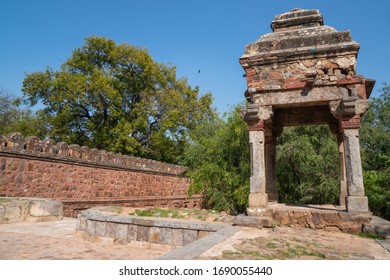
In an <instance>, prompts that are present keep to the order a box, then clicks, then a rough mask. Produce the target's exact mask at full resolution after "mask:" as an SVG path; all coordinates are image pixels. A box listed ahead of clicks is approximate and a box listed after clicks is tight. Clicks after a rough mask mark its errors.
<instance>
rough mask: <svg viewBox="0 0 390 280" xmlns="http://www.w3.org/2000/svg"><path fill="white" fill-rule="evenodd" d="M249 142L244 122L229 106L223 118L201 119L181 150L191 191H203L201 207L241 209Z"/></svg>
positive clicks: (246, 184) (244, 199) (246, 183)
mask: <svg viewBox="0 0 390 280" xmlns="http://www.w3.org/2000/svg"><path fill="white" fill-rule="evenodd" d="M249 157H250V156H249V141H248V132H247V131H246V124H245V122H244V121H243V120H242V119H241V117H240V116H239V113H238V110H237V109H233V110H231V111H230V112H228V113H227V115H226V116H225V118H218V117H216V118H215V119H213V120H211V121H210V120H209V121H204V122H203V123H202V124H201V125H200V126H199V127H198V128H197V129H196V130H194V131H193V133H192V141H191V142H189V143H188V144H187V146H186V149H185V151H184V160H183V163H184V164H185V165H186V166H188V167H189V171H188V174H187V175H188V176H189V177H190V178H191V179H192V180H191V187H190V192H191V193H202V194H204V206H205V207H206V208H213V209H215V210H225V211H233V212H239V213H240V212H244V211H245V209H246V206H247V204H248V194H249V177H250V169H249V164H250V161H249Z"/></svg>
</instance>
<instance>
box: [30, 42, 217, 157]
mask: <svg viewBox="0 0 390 280" xmlns="http://www.w3.org/2000/svg"><path fill="white" fill-rule="evenodd" d="M23 92H24V101H25V102H26V103H27V104H29V105H35V104H36V103H38V102H40V103H41V104H43V105H44V109H42V110H41V112H40V113H42V114H44V115H45V116H47V120H48V121H49V124H50V128H51V129H50V132H49V133H48V136H49V137H51V138H53V139H55V140H57V141H60V140H62V141H66V142H69V143H77V144H79V145H87V146H90V147H97V148H100V149H106V150H111V151H115V152H121V153H124V154H132V155H136V156H141V157H147V158H153V159H157V160H162V161H166V162H178V160H179V158H180V155H181V154H182V152H183V149H184V146H185V143H186V141H187V140H188V136H189V131H190V130H191V129H194V128H195V127H196V126H197V124H198V123H199V122H201V121H202V120H203V119H207V118H212V116H213V115H214V111H213V110H212V109H211V107H210V106H211V103H212V97H211V94H210V93H207V94H205V95H203V96H201V97H199V90H198V88H195V89H192V88H191V87H190V86H189V85H188V83H187V81H186V80H185V79H177V78H176V70H175V67H173V66H169V65H165V64H160V63H157V62H155V61H154V60H153V59H152V58H151V56H150V55H149V54H148V52H147V50H146V49H143V48H138V47H134V46H131V45H128V44H125V43H123V44H119V45H117V44H116V43H115V42H114V41H112V40H109V39H106V38H103V37H89V38H86V40H85V45H84V46H82V47H81V48H78V49H76V50H74V51H73V53H72V55H71V57H70V58H69V59H68V60H67V61H66V62H65V63H64V64H63V65H62V67H61V70H60V71H53V70H52V69H50V68H48V69H47V70H46V71H43V72H34V73H30V74H28V75H27V76H26V77H25V79H24V82H23Z"/></svg>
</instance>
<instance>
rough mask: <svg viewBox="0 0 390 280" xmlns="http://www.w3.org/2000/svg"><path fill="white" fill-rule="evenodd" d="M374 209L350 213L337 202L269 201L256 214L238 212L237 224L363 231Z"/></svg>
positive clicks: (351, 231) (352, 231)
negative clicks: (370, 211) (283, 202)
mask: <svg viewBox="0 0 390 280" xmlns="http://www.w3.org/2000/svg"><path fill="white" fill-rule="evenodd" d="M371 219H372V214H371V213H354V214H352V213H348V212H347V211H346V209H345V208H344V207H340V206H335V205H289V204H279V203H275V204H270V205H269V206H268V208H266V209H264V210H263V211H262V212H259V213H258V215H257V216H238V217H237V218H236V219H235V221H234V224H235V225H240V226H252V227H274V226H299V227H306V228H311V229H324V230H328V231H333V230H340V231H343V232H350V233H355V232H362V230H363V227H364V225H365V224H369V223H370V221H371Z"/></svg>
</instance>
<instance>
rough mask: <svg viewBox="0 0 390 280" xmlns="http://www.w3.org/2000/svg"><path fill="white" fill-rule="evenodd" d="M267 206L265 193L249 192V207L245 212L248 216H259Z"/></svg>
mask: <svg viewBox="0 0 390 280" xmlns="http://www.w3.org/2000/svg"><path fill="white" fill-rule="evenodd" d="M267 206H268V194H266V193H250V194H249V207H248V209H247V213H248V215H249V216H261V213H262V212H264V210H265V209H266V208H267Z"/></svg>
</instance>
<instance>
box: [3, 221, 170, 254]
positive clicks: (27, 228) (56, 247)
mask: <svg viewBox="0 0 390 280" xmlns="http://www.w3.org/2000/svg"><path fill="white" fill-rule="evenodd" d="M75 227H76V219H72V218H64V219H62V220H61V221H54V222H41V223H16V224H0V259H2V260H7V259H12V260H40V259H46V260H47V259H56V260H105V259H110V260H131V259H137V260H142V259H145V260H147V259H155V258H157V257H159V256H161V255H163V254H165V253H167V252H168V251H169V250H168V249H167V248H163V247H161V246H160V247H153V248H145V247H142V248H140V247H131V246H129V245H117V244H114V245H113V244H110V243H94V242H89V241H85V240H83V239H82V238H81V237H79V236H76V235H75V234H74V231H75Z"/></svg>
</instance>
